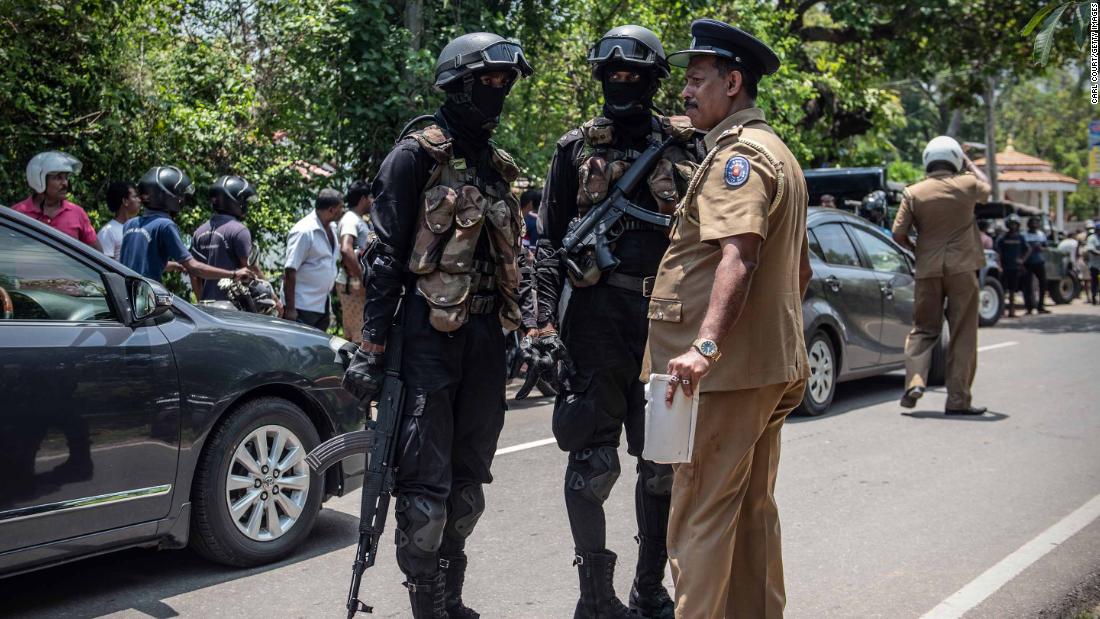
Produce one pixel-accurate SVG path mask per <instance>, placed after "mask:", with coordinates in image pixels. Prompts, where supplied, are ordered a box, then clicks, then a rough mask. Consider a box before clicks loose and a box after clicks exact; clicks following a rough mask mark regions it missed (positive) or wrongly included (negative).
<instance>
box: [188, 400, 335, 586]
mask: <svg viewBox="0 0 1100 619" xmlns="http://www.w3.org/2000/svg"><path fill="white" fill-rule="evenodd" d="M261 442H262V444H263V445H265V446H266V449H267V453H266V454H262V449H261V448H260V445H261ZM318 443H320V437H319V436H318V434H317V429H316V428H315V427H314V426H313V423H312V422H311V421H310V420H309V417H307V416H306V414H305V412H304V411H302V409H301V408H299V407H298V406H297V405H296V404H294V403H293V402H290V401H288V400H284V399H282V398H276V397H263V398H257V399H255V400H250V401H248V402H245V403H244V404H242V405H240V406H239V407H237V409H236V410H234V411H233V412H232V413H230V414H229V416H228V417H227V418H226V419H225V420H224V421H223V422H222V423H221V424H220V425H219V426H218V427H217V428H216V429H215V430H214V431H213V433H212V434H211V436H210V438H209V439H208V441H207V443H206V446H205V447H204V448H203V452H202V456H201V457H200V458H199V464H198V468H197V470H196V471H195V482H194V484H193V486H192V492H191V500H192V509H191V544H192V547H193V548H194V549H195V551H196V552H198V553H199V554H200V555H202V556H204V557H206V558H208V559H210V560H212V561H216V562H218V563H224V564H226V565H232V566H236V567H249V566H254V565H262V564H265V563H270V562H272V561H277V560H279V559H281V558H283V557H285V556H286V555H288V554H290V552H292V551H293V550H294V549H295V548H296V547H297V546H298V545H299V544H300V543H301V542H302V541H303V540H304V539H305V538H306V536H308V535H309V532H310V529H312V528H313V523H314V520H315V519H316V517H317V512H318V511H319V510H320V506H321V498H322V496H321V495H322V490H323V488H322V486H323V483H322V482H321V481H320V480H319V479H317V478H316V477H314V476H313V475H312V473H311V472H310V470H309V466H308V465H307V464H306V463H305V455H306V454H307V453H309V451H310V450H311V449H313V448H314V447H316V446H317V444H318ZM280 466H281V467H282V468H279V467H280ZM264 467H266V468H264ZM284 479H286V480H293V481H287V482H286V483H285V484H283V485H282V486H280V483H281V482H282V481H283V480H284ZM247 480H251V482H250V483H248V484H246V483H245V482H246V481H247ZM231 481H232V483H233V487H230V483H231ZM291 484H293V486H291ZM234 506H237V511H236V513H233V509H234Z"/></svg>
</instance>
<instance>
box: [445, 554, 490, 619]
mask: <svg viewBox="0 0 1100 619" xmlns="http://www.w3.org/2000/svg"><path fill="white" fill-rule="evenodd" d="M439 567H441V568H443V574H444V576H445V579H446V583H447V585H446V588H445V591H446V593H445V595H444V597H445V600H444V607H445V608H446V609H447V617H448V619H478V618H479V617H481V615H479V614H478V613H477V611H475V610H473V609H471V608H468V607H467V606H466V605H465V604H463V603H462V584H463V583H464V582H465V581H466V555H465V553H458V554H454V555H446V556H440V557H439Z"/></svg>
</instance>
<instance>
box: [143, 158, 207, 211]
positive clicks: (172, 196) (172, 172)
mask: <svg viewBox="0 0 1100 619" xmlns="http://www.w3.org/2000/svg"><path fill="white" fill-rule="evenodd" d="M138 193H139V194H141V201H142V203H144V204H145V207H146V208H148V209H152V210H154V211H164V212H165V213H169V214H172V215H174V214H176V213H178V212H180V211H182V210H183V209H184V208H186V207H187V197H188V196H190V195H192V194H194V193H195V186H194V185H193V184H191V179H190V178H188V176H187V174H185V173H184V171H183V170H181V169H179V168H177V167H176V166H170V165H167V166H154V167H152V168H149V171H148V172H146V173H145V175H144V176H142V177H141V180H140V181H138Z"/></svg>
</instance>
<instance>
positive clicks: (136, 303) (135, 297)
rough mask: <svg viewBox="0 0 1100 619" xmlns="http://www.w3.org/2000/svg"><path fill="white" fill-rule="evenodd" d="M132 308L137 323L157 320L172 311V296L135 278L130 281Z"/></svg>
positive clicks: (162, 289) (145, 281)
mask: <svg viewBox="0 0 1100 619" xmlns="http://www.w3.org/2000/svg"><path fill="white" fill-rule="evenodd" d="M130 307H131V311H132V315H133V319H134V321H135V322H140V321H143V320H148V319H150V318H157V317H159V316H163V315H164V314H165V313H166V312H168V311H169V310H171V309H172V294H171V293H169V292H168V291H167V290H165V289H164V288H160V289H159V290H158V289H157V288H154V286H153V284H151V283H149V282H148V281H147V280H144V279H139V278H136V277H135V278H133V279H131V280H130Z"/></svg>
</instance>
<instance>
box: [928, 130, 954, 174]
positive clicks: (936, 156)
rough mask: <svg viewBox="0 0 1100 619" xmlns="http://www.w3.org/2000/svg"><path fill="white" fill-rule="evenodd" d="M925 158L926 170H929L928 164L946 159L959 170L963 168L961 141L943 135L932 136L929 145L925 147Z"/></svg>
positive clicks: (945, 160)
mask: <svg viewBox="0 0 1100 619" xmlns="http://www.w3.org/2000/svg"><path fill="white" fill-rule="evenodd" d="M921 158H922V159H923V160H924V171H925V172H927V171H928V166H930V165H932V164H933V163H935V162H937V161H944V162H947V163H949V164H951V166H952V167H954V168H955V172H959V171H961V170H962V169H963V149H962V146H959V143H958V142H957V141H956V140H955V138H952V137H949V136H946V135H941V136H937V137H934V138H932V140H931V141H930V142H928V146H925V147H924V155H923V156H922V157H921Z"/></svg>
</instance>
